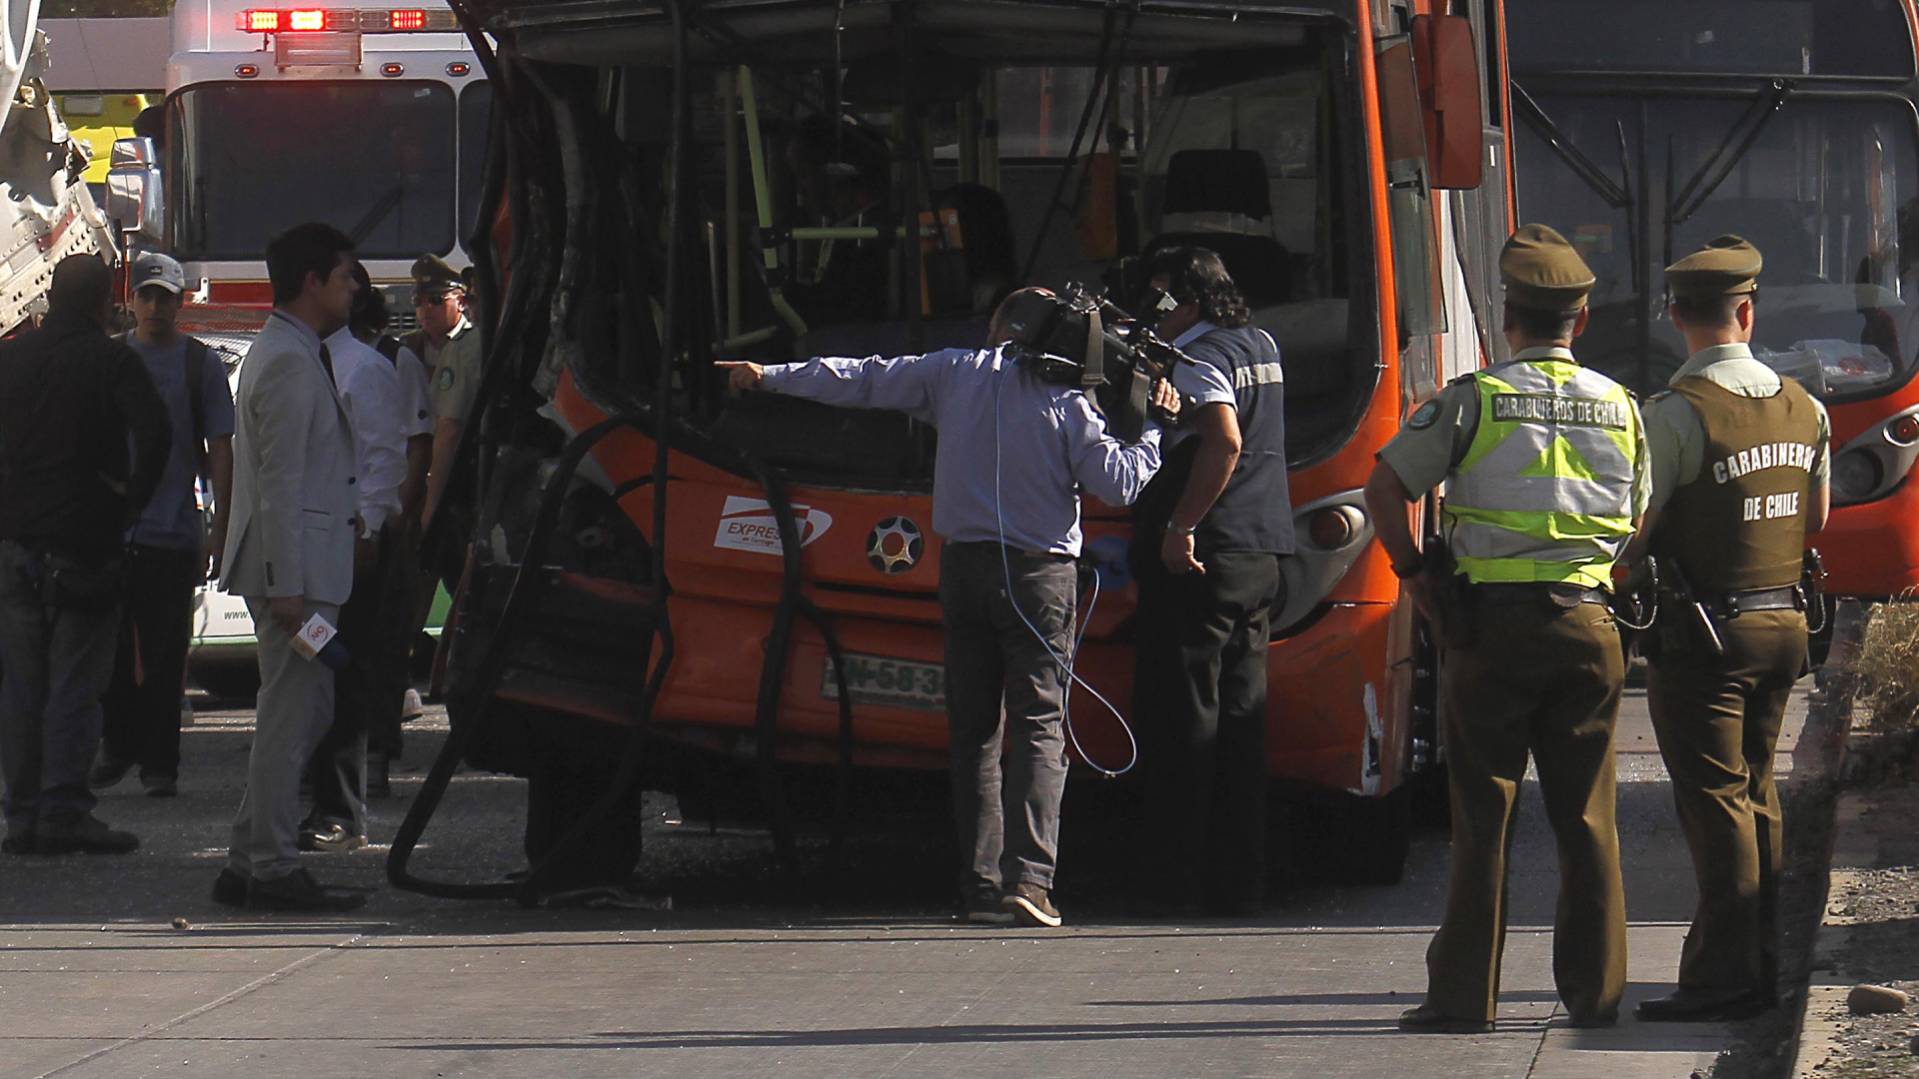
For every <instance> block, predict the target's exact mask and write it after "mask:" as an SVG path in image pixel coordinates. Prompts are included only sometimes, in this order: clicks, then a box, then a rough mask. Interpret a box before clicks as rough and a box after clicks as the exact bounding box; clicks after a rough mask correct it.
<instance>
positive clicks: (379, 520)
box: [326, 328, 407, 538]
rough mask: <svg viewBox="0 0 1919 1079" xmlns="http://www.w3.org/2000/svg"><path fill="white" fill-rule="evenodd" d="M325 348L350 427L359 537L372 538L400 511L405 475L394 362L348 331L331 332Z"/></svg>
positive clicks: (402, 421)
mask: <svg viewBox="0 0 1919 1079" xmlns="http://www.w3.org/2000/svg"><path fill="white" fill-rule="evenodd" d="M326 346H327V352H328V353H329V354H331V356H332V357H333V382H334V384H335V385H336V386H338V387H339V390H340V400H341V401H342V402H344V403H345V404H346V413H347V419H348V420H349V421H350V422H351V423H352V425H353V453H354V457H355V459H356V461H357V462H358V465H359V485H358V487H357V488H356V489H355V490H356V494H355V499H354V501H355V503H356V504H357V506H358V512H359V516H360V527H361V536H362V537H363V538H364V537H371V536H373V535H375V534H377V533H378V532H379V531H380V529H381V528H382V527H383V526H384V525H385V524H386V521H387V518H388V517H392V516H395V515H397V514H398V513H399V512H400V484H401V483H402V482H404V481H405V479H406V431H407V417H406V414H405V412H404V411H403V410H404V408H405V404H404V399H405V391H404V390H403V388H402V385H401V381H400V374H399V372H398V371H397V370H395V368H394V365H393V364H392V363H390V362H388V360H387V358H386V357H385V356H382V355H380V353H379V352H378V351H377V350H376V349H374V348H373V346H371V345H368V344H365V343H363V342H361V341H360V340H359V339H358V338H356V337H354V336H353V334H352V333H351V332H349V331H348V330H346V329H344V328H343V329H341V330H338V331H337V332H335V333H334V334H333V336H331V337H329V338H327V340H326Z"/></svg>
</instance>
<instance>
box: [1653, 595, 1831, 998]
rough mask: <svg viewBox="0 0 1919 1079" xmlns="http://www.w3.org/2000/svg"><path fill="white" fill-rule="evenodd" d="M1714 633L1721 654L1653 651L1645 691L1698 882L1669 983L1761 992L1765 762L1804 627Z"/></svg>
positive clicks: (1774, 958)
mask: <svg viewBox="0 0 1919 1079" xmlns="http://www.w3.org/2000/svg"><path fill="white" fill-rule="evenodd" d="M1719 632H1720V636H1721V637H1722V638H1723V639H1724V640H1725V642H1726V654H1725V655H1723V656H1712V655H1709V654H1707V653H1705V652H1703V651H1701V650H1698V649H1686V648H1682V649H1674V650H1670V651H1667V652H1662V653H1661V654H1660V656H1659V657H1658V659H1657V660H1655V661H1654V662H1653V665H1652V669H1651V671H1650V673H1649V675H1648V678H1647V683H1646V690H1647V694H1646V695H1647V699H1648V702H1649V703H1650V704H1651V706H1652V723H1653V732H1654V733H1655V734H1656V735H1658V737H1659V752H1660V755H1661V756H1663V757H1665V759H1666V771H1667V772H1668V773H1670V774H1671V776H1672V797H1673V804H1674V805H1675V806H1677V807H1678V810H1679V826H1680V827H1681V828H1682V829H1683V830H1684V831H1685V833H1686V846H1687V847H1688V848H1690V849H1691V851H1692V865H1693V874H1694V876H1695V877H1696V878H1697V879H1698V881H1699V905H1698V907H1697V908H1696V910H1695V912H1694V914H1693V920H1692V929H1691V930H1690V931H1689V932H1688V933H1687V934H1686V943H1685V946H1684V947H1683V948H1682V949H1681V950H1680V953H1679V984H1680V986H1681V987H1682V988H1685V989H1697V990H1702V991H1718V990H1729V991H1730V990H1747V989H1756V990H1759V991H1761V992H1767V993H1770V992H1772V991H1774V990H1775V988H1776V985H1777V982H1778V977H1779V927H1778V922H1777V910H1776V905H1777V898H1778V882H1779V877H1778V873H1779V865H1780V857H1781V846H1782V844H1781V833H1780V814H1779V790H1778V788H1777V787H1776V786H1775V785H1774V784H1773V778H1772V754H1773V747H1774V745H1775V743H1777V742H1778V740H1779V723H1780V717H1781V716H1782V715H1783V714H1784V713H1785V710H1786V703H1787V701H1788V700H1789V699H1790V698H1791V697H1792V687H1793V684H1794V683H1795V682H1797V681H1798V680H1799V674H1800V672H1801V671H1802V670H1804V666H1805V659H1806V619H1805V616H1804V615H1802V614H1800V613H1799V612H1798V611H1755V612H1751V613H1748V614H1742V615H1740V616H1739V617H1737V618H1729V619H1722V620H1721V621H1720V623H1719Z"/></svg>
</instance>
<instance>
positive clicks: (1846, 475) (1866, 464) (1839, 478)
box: [1832, 450, 1880, 504]
mask: <svg viewBox="0 0 1919 1079" xmlns="http://www.w3.org/2000/svg"><path fill="white" fill-rule="evenodd" d="M1879 474H1880V469H1879V462H1878V461H1877V460H1875V459H1874V458H1873V456H1872V454H1870V453H1867V452H1866V451H1865V450H1846V451H1845V452H1843V453H1841V454H1840V455H1839V456H1837V457H1834V458H1833V459H1832V499H1833V501H1834V502H1838V503H1841V504H1844V503H1847V502H1864V501H1866V500H1867V499H1869V498H1871V497H1872V491H1873V488H1875V487H1878V486H1879Z"/></svg>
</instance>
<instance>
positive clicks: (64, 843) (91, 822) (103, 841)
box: [33, 816, 140, 854]
mask: <svg viewBox="0 0 1919 1079" xmlns="http://www.w3.org/2000/svg"><path fill="white" fill-rule="evenodd" d="M139 847H140V837H139V836H136V835H134V834H133V833H132V832H119V831H115V830H114V829H112V828H109V827H107V825H106V822H105V821H102V820H101V819H100V818H98V817H94V816H85V817H81V818H80V819H79V820H77V821H74V822H72V823H71V824H48V823H47V822H45V821H42V822H41V823H40V831H39V832H38V833H37V834H36V836H35V838H34V843H33V852H34V853H35V854H74V853H80V854H131V853H132V852H133V851H135V850H138V849H139Z"/></svg>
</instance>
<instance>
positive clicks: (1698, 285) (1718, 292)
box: [1666, 235, 1765, 299]
mask: <svg viewBox="0 0 1919 1079" xmlns="http://www.w3.org/2000/svg"><path fill="white" fill-rule="evenodd" d="M1764 265H1765V260H1764V259H1762V258H1760V257H1759V249H1758V248H1756V247H1754V246H1753V245H1752V244H1750V243H1747V242H1746V241H1745V240H1742V239H1740V238H1739V237H1737V236H1731V235H1727V236H1721V237H1719V238H1718V239H1715V240H1708V241H1707V242H1706V246H1704V247H1702V248H1700V249H1699V250H1697V251H1694V252H1693V253H1692V254H1690V255H1687V256H1686V257H1685V258H1682V259H1680V260H1679V261H1678V262H1675V263H1673V264H1672V265H1671V266H1668V267H1666V287H1667V288H1669V289H1671V290H1672V294H1673V295H1674V296H1675V297H1678V296H1685V297H1699V298H1701V299H1704V298H1706V297H1710V296H1743V295H1745V294H1746V293H1749V292H1757V291H1758V290H1759V270H1760V268H1761V267H1762V266H1764Z"/></svg>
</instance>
